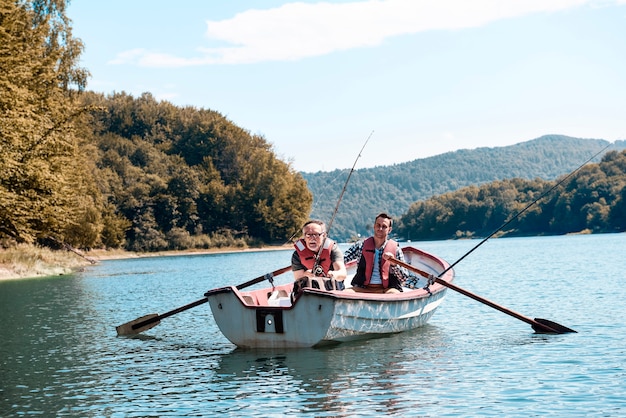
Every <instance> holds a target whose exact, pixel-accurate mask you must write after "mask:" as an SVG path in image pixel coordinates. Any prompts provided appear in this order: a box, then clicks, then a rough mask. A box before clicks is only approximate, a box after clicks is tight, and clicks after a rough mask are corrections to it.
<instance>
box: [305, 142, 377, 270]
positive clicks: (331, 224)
mask: <svg viewBox="0 0 626 418" xmlns="http://www.w3.org/2000/svg"><path fill="white" fill-rule="evenodd" d="M372 135H374V131H372V132H370V134H369V136H368V137H367V139H366V140H365V143H364V144H363V146H362V147H361V150H360V151H359V155H357V157H356V159H355V160H354V164H352V168H351V169H350V172H349V173H348V178H347V179H346V182H345V183H344V185H343V189H342V190H341V193H340V194H339V199H337V204H336V205H335V210H334V211H333V216H332V217H331V218H330V222H329V224H328V228H326V235H325V236H324V240H323V241H322V245H321V246H320V247H319V248H318V250H317V254H315V263H314V264H313V269H311V271H313V272H314V271H315V269H316V268H317V267H318V266H319V260H320V255H321V254H322V250H323V248H324V244H326V239H327V238H328V233H329V232H330V228H331V227H332V226H333V222H334V221H335V216H337V212H339V205H340V204H341V200H342V199H343V195H344V194H345V193H346V189H347V188H348V183H349V182H350V177H352V173H353V172H354V168H355V167H356V163H357V161H359V158H361V153H362V152H363V150H364V149H365V146H366V145H367V143H368V142H369V140H370V138H371V137H372Z"/></svg>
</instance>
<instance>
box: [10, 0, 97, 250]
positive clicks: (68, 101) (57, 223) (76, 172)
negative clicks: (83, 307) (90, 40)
mask: <svg viewBox="0 0 626 418" xmlns="http://www.w3.org/2000/svg"><path fill="white" fill-rule="evenodd" d="M65 5H66V2H65V1H61V0H36V1H31V2H27V1H16V0H0V238H2V239H3V241H5V242H30V243H32V242H37V241H41V240H46V239H48V238H52V239H54V240H58V241H62V242H66V243H70V244H75V245H80V246H90V245H93V244H94V243H95V242H96V241H97V239H98V235H99V228H100V220H99V216H100V209H99V206H98V205H99V203H98V199H97V197H95V196H96V195H94V192H96V190H95V189H94V187H93V183H92V181H91V175H90V173H89V166H88V164H86V158H85V155H84V150H85V147H82V146H81V143H80V141H79V140H78V138H77V136H76V133H75V129H74V123H73V122H74V120H75V119H76V118H77V117H79V116H80V114H81V113H82V112H83V111H84V110H85V109H84V108H80V107H78V105H77V103H76V97H77V95H78V94H79V92H80V91H81V90H83V89H84V87H85V85H86V80H87V77H88V72H87V71H86V70H84V69H82V68H80V67H79V66H78V59H79V55H80V53H81V52H82V48H83V46H82V43H81V42H80V40H78V39H75V38H73V37H72V32H71V26H70V21H69V19H68V18H67V17H66V15H65Z"/></svg>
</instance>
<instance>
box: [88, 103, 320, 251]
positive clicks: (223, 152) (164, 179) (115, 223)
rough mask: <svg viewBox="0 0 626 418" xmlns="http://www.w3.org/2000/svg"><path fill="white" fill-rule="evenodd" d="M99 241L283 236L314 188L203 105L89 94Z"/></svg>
mask: <svg viewBox="0 0 626 418" xmlns="http://www.w3.org/2000/svg"><path fill="white" fill-rule="evenodd" d="M83 100H84V102H85V104H86V105H89V106H92V107H93V106H97V107H104V108H106V112H102V113H97V114H93V115H91V116H90V120H89V125H90V126H92V130H93V132H92V138H91V139H90V142H92V143H94V144H96V145H97V148H98V150H97V155H96V158H95V160H96V162H97V170H96V172H97V174H96V175H97V179H98V185H99V189H100V191H101V192H102V194H103V196H104V200H105V202H106V208H107V209H106V211H105V225H104V231H103V238H102V239H103V243H104V244H105V245H106V246H119V245H122V244H123V243H124V242H126V244H125V245H126V247H127V248H129V249H132V250H136V251H153V250H160V249H182V248H193V247H201V248H208V247H215V246H222V245H233V244H237V245H243V244H244V243H248V242H257V243H272V242H279V243H284V242H285V241H287V240H288V239H289V238H290V237H291V235H293V234H294V233H297V232H298V230H299V228H300V227H301V225H302V224H303V223H304V221H305V220H306V216H307V215H308V213H309V211H310V207H311V202H312V196H311V194H310V192H309V190H308V189H307V187H306V183H305V182H304V180H303V178H302V176H301V175H300V174H299V173H296V172H295V171H294V170H293V169H292V168H291V166H290V165H289V164H287V163H285V162H283V161H281V160H279V159H277V158H276V156H275V154H274V153H273V151H272V148H271V146H270V144H269V143H268V142H267V141H265V140H264V139H263V138H262V137H259V136H255V135H250V134H249V133H248V132H247V131H245V130H243V129H241V128H239V127H237V126H235V125H234V124H233V123H231V122H230V121H228V120H227V119H226V118H225V117H223V116H222V115H220V114H219V113H217V112H214V111H211V110H202V109H196V108H193V107H185V108H179V107H176V106H174V105H172V104H170V103H167V102H157V101H156V100H155V99H154V98H153V97H152V96H151V95H150V94H148V93H145V94H143V95H142V96H141V97H139V98H136V99H135V98H133V97H131V96H129V95H127V94H124V93H120V94H114V95H112V96H110V97H104V96H102V95H98V94H94V93H88V94H85V95H84V97H83Z"/></svg>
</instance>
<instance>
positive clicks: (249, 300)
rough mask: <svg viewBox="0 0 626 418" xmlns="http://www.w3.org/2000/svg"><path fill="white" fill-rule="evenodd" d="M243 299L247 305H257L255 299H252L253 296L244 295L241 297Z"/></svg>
mask: <svg viewBox="0 0 626 418" xmlns="http://www.w3.org/2000/svg"><path fill="white" fill-rule="evenodd" d="M241 298H242V299H243V301H244V302H245V303H246V305H256V303H255V302H254V299H252V296H250V295H243V296H241Z"/></svg>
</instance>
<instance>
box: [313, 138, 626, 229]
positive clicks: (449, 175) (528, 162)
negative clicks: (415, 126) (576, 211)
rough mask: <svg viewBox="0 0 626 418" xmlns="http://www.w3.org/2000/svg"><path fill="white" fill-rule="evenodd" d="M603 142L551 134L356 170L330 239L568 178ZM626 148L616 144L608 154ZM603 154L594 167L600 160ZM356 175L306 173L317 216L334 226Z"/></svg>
mask: <svg viewBox="0 0 626 418" xmlns="http://www.w3.org/2000/svg"><path fill="white" fill-rule="evenodd" d="M609 144H610V143H609V141H606V140H603V139H583V138H572V137H568V136H563V135H546V136H542V137H540V138H537V139H533V140H530V141H526V142H522V143H519V144H515V145H511V146H506V147H494V148H488V147H483V148H476V149H473V150H468V149H463V150H459V151H454V152H448V153H445V154H440V155H436V156H433V157H428V158H422V159H418V160H414V161H410V162H406V163H401V164H394V165H391V166H380V167H374V168H364V169H356V170H355V171H354V172H353V173H352V176H351V178H350V182H349V184H348V186H347V188H346V191H345V193H344V196H343V199H342V201H341V203H340V206H339V210H338V212H337V214H336V216H335V219H334V220H333V224H332V225H331V231H330V236H331V237H332V238H333V239H336V240H338V241H348V240H350V239H354V238H356V237H358V236H359V235H360V236H367V235H370V234H371V224H372V223H373V220H374V217H375V216H376V214H377V213H379V212H387V213H389V214H390V215H392V216H393V217H395V218H399V217H400V216H401V215H403V214H404V213H405V212H406V211H407V210H408V208H409V206H410V205H411V204H412V203H414V202H416V201H418V200H422V199H426V198H429V197H431V196H434V195H438V194H443V193H446V192H450V191H454V190H458V189H460V188H462V187H465V186H469V185H480V184H484V183H488V182H491V181H495V180H503V179H510V178H523V179H535V178H541V179H544V180H553V179H555V178H557V177H559V176H561V175H564V174H568V173H570V172H571V171H573V170H574V169H576V168H577V167H578V166H580V165H581V164H583V163H584V162H585V161H587V160H589V159H590V158H591V157H592V156H593V155H594V154H596V153H598V152H600V151H601V150H603V148H605V147H607V146H608V145H609ZM622 149H626V141H624V140H621V141H616V142H614V143H613V144H612V145H611V146H610V147H608V148H607V149H606V150H604V152H606V151H610V150H622ZM604 152H602V153H601V154H600V155H598V156H597V157H596V158H594V159H593V162H598V161H600V158H601V157H602V155H603V154H604ZM349 172H350V170H334V171H330V172H317V173H301V174H302V176H303V177H304V179H305V180H306V181H307V184H308V187H309V190H310V191H311V192H312V193H313V209H312V213H311V217H313V218H320V219H322V220H324V221H326V222H327V223H329V222H330V221H331V218H332V215H333V212H334V210H335V207H336V205H337V200H338V198H339V196H340V194H341V191H342V189H343V187H344V185H345V182H346V179H347V177H348V175H349Z"/></svg>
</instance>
